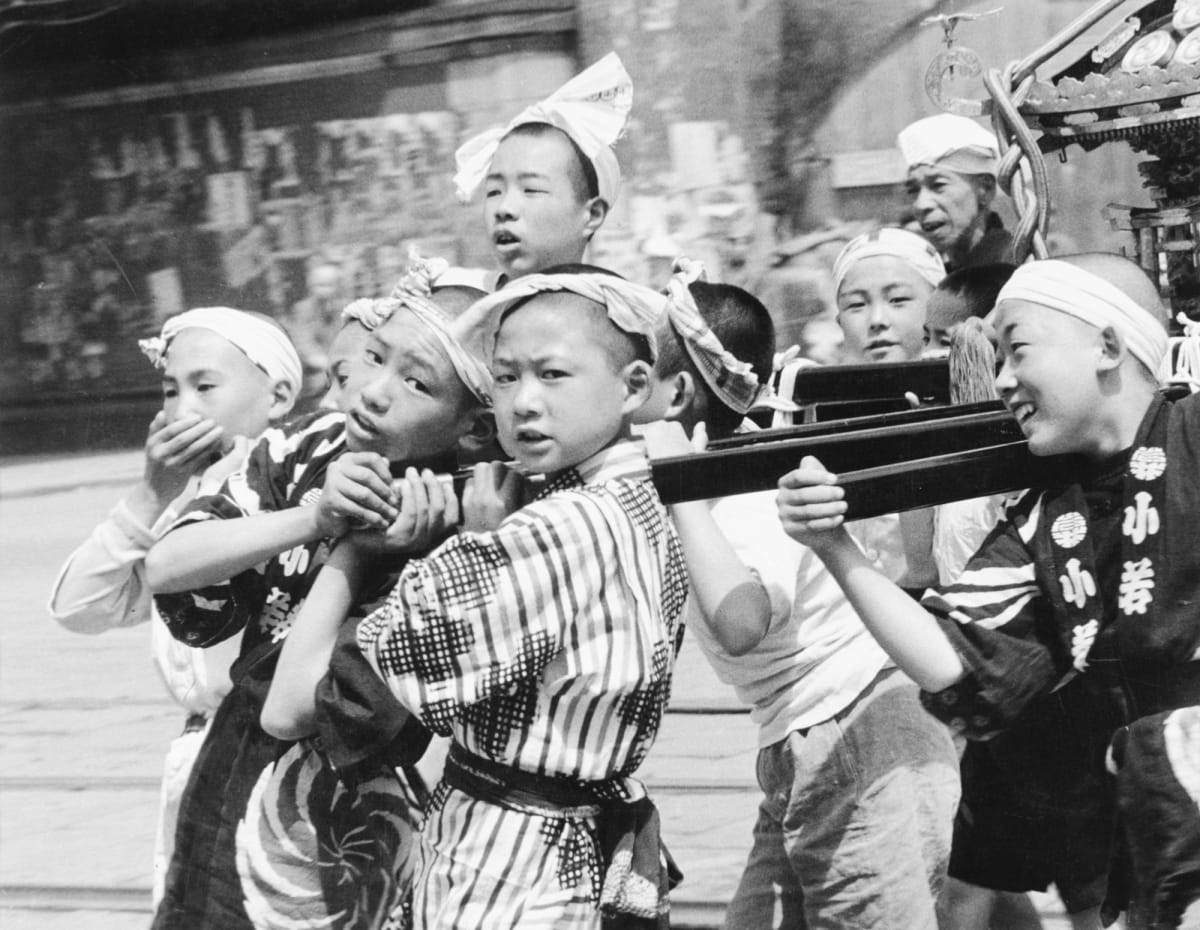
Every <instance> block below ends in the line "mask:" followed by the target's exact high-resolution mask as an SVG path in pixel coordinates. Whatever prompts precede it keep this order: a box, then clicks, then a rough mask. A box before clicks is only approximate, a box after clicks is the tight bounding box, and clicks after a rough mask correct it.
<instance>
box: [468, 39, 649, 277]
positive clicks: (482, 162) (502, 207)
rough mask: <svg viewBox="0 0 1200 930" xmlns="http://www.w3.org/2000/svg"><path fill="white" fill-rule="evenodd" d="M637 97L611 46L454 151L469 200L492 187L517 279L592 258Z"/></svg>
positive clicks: (508, 270) (495, 219)
mask: <svg viewBox="0 0 1200 930" xmlns="http://www.w3.org/2000/svg"><path fill="white" fill-rule="evenodd" d="M632 104H633V85H632V82H631V81H630V79H629V75H628V74H627V73H626V72H625V68H624V67H623V66H622V65H621V61H620V59H619V58H618V57H617V56H616V54H614V53H609V54H608V55H606V56H605V57H604V58H602V59H601V60H600V61H598V62H596V63H595V64H594V65H592V66H591V67H590V68H588V69H587V70H585V71H583V72H581V73H580V74H578V75H577V76H576V77H574V78H573V79H572V80H570V81H568V82H567V83H566V84H564V85H563V86H562V87H561V88H559V89H558V90H557V91H555V93H553V94H552V95H550V96H549V97H548V98H546V99H545V100H543V101H541V102H539V103H536V104H534V105H533V106H531V107H528V108H526V109H525V110H523V111H522V112H521V113H520V114H518V115H517V116H516V117H514V118H513V119H512V120H511V121H510V122H509V123H508V125H507V126H505V127H504V128H503V129H491V130H488V131H486V132H484V133H481V134H480V135H478V136H476V137H474V138H473V139H470V140H469V141H467V142H466V143H464V144H463V145H462V146H461V147H460V148H459V150H458V151H457V152H456V153H455V159H456V161H457V163H458V172H457V173H456V174H455V176H454V183H455V186H456V188H457V190H458V197H459V199H460V200H461V201H462V202H464V203H467V202H469V201H470V200H471V198H472V197H474V195H475V193H476V191H478V190H479V188H480V187H483V189H484V192H485V195H484V223H485V225H486V228H487V235H488V239H489V240H490V242H491V244H492V248H493V250H494V251H495V255H496V259H497V261H498V262H499V263H500V267H501V268H502V269H503V272H504V275H505V276H506V277H507V278H508V279H512V278H517V277H520V276H521V275H526V274H530V273H532V272H536V271H541V270H543V269H546V268H549V267H551V266H554V265H563V264H570V263H572V262H579V261H581V260H582V259H583V253H584V251H585V250H586V249H587V245H588V243H589V242H590V241H591V239H592V236H594V235H595V233H596V230H597V229H599V228H600V226H601V224H602V223H603V222H604V219H605V217H606V216H607V215H608V212H609V211H610V210H611V209H612V208H613V207H614V206H615V205H616V202H617V196H618V194H619V193H620V190H621V169H620V166H619V165H618V163H617V156H616V154H615V153H614V152H613V150H612V145H613V144H614V143H615V142H616V141H617V140H618V139H619V138H620V137H621V134H622V133H623V132H624V130H625V125H626V121H627V120H628V117H629V110H630V108H631V106H632Z"/></svg>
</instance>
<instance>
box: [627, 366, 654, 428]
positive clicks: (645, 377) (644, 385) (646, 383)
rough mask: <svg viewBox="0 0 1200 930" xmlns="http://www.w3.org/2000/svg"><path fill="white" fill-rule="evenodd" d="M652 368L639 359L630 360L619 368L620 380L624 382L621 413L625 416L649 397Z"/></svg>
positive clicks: (639, 406) (638, 407)
mask: <svg viewBox="0 0 1200 930" xmlns="http://www.w3.org/2000/svg"><path fill="white" fill-rule="evenodd" d="M653 378H654V369H653V368H651V367H650V363H649V362H643V361H642V360H641V359H637V360H635V361H632V362H630V363H629V364H628V365H626V366H625V367H624V368H623V369H621V380H622V381H624V382H625V401H624V403H622V404H621V413H623V414H624V415H625V416H629V415H630V414H633V413H636V412H637V411H638V410H640V409H641V408H642V407H643V406H644V405H645V403H646V401H648V400H649V399H650V389H651V385H652V383H653Z"/></svg>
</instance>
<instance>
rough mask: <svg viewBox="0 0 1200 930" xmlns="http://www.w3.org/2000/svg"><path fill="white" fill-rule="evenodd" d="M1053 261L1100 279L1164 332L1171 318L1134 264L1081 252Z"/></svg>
mask: <svg viewBox="0 0 1200 930" xmlns="http://www.w3.org/2000/svg"><path fill="white" fill-rule="evenodd" d="M1055 258H1056V260H1057V261H1060V262H1066V263H1067V264H1068V265H1074V266H1075V267H1076V268H1079V269H1081V270H1083V271H1087V272H1089V273H1091V274H1094V275H1096V277H1098V278H1103V279H1104V280H1105V281H1107V282H1108V283H1109V284H1111V285H1112V286H1113V287H1115V288H1117V289H1118V290H1119V291H1122V292H1123V293H1124V294H1125V296H1126V297H1128V298H1129V299H1130V300H1132V301H1133V302H1134V303H1136V304H1138V306H1140V307H1143V308H1144V309H1146V310H1148V311H1149V312H1150V313H1151V315H1153V317H1154V318H1155V319H1156V320H1158V322H1159V323H1160V324H1161V325H1162V327H1163V329H1166V328H1167V325H1168V322H1169V320H1170V315H1169V313H1168V312H1167V308H1166V307H1165V306H1164V305H1163V302H1162V298H1161V297H1159V294H1158V288H1157V287H1155V286H1154V282H1153V281H1152V280H1151V279H1150V276H1149V275H1147V274H1146V272H1145V270H1144V269H1143V268H1142V266H1141V265H1139V264H1138V263H1137V262H1134V261H1130V260H1129V259H1128V258H1125V257H1124V256H1123V255H1114V254H1113V253H1111V252H1081V253H1080V254H1078V255H1058V256H1055Z"/></svg>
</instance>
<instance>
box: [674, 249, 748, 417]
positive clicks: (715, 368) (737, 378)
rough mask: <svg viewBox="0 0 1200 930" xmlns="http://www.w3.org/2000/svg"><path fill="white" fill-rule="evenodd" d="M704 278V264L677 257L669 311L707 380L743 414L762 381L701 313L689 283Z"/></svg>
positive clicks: (727, 401)
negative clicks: (715, 331) (723, 343)
mask: <svg viewBox="0 0 1200 930" xmlns="http://www.w3.org/2000/svg"><path fill="white" fill-rule="evenodd" d="M703 280H705V274H704V265H703V264H701V263H700V262H694V261H691V260H690V259H687V258H677V259H676V260H675V273H674V274H673V275H671V280H670V281H668V282H667V296H668V297H669V298H670V300H669V302H668V303H667V313H668V315H669V317H670V320H671V326H672V327H674V329H675V332H677V333H678V334H679V337H680V338H681V339H682V340H683V344H684V347H685V348H686V349H687V353H688V355H689V356H690V357H691V359H692V362H693V363H694V364H695V366H696V370H697V371H699V372H700V376H701V377H702V378H703V379H704V383H705V384H707V385H708V386H709V388H710V389H711V390H712V392H713V393H714V394H715V395H716V396H717V398H718V399H719V400H720V401H721V403H723V404H724V405H725V406H726V407H728V408H729V409H730V410H733V411H736V412H737V413H743V414H744V413H746V411H748V410H749V409H750V408H751V407H753V406H754V403H755V401H757V400H758V398H759V395H760V394H761V393H762V385H760V384H759V383H758V375H756V374H755V373H754V371H753V369H752V368H751V367H750V364H749V363H748V362H743V361H742V360H741V359H739V358H737V357H736V356H734V355H733V353H731V352H729V351H727V350H726V349H725V347H724V346H723V345H721V340H719V339H718V338H717V336H716V333H714V332H713V331H712V328H711V327H709V325H708V323H706V322H705V321H704V317H703V316H702V315H701V314H700V308H699V307H697V306H696V298H695V297H693V296H692V291H691V287H690V285H692V284H693V283H694V282H696V281H703Z"/></svg>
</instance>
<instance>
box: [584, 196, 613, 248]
mask: <svg viewBox="0 0 1200 930" xmlns="http://www.w3.org/2000/svg"><path fill="white" fill-rule="evenodd" d="M584 209H585V210H587V219H586V220H585V221H584V224H583V231H584V233H585V234H586V238H587V240H588V241H589V242H591V240H592V236H594V235H596V230H597V229H599V228H600V227H601V225H603V223H604V220H605V219H606V218H607V217H608V201H607V200H605V199H604V198H603V197H593V198H591V199H590V200H589V201H588V202H587V203H586V204H584Z"/></svg>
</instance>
